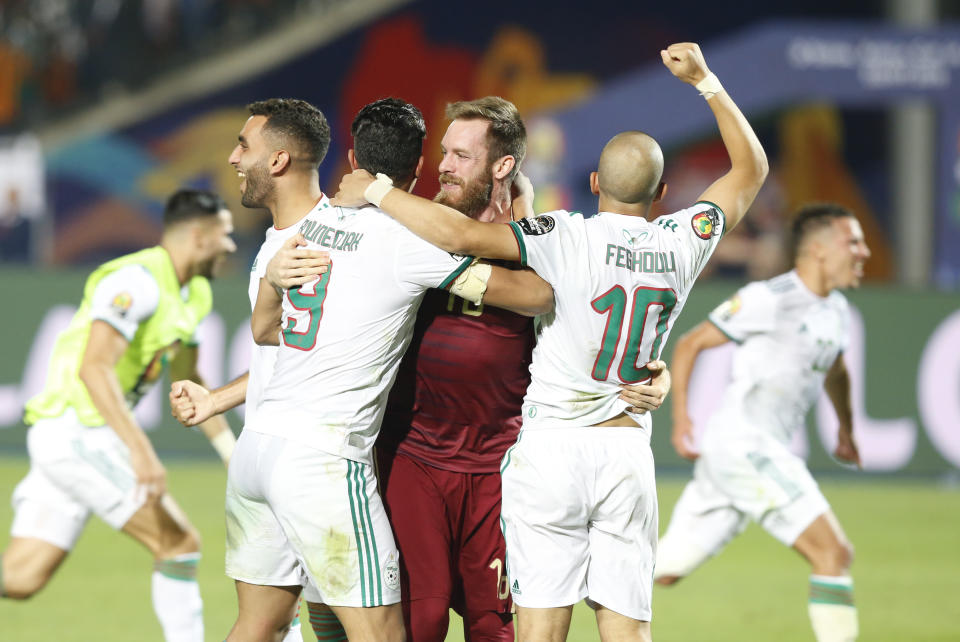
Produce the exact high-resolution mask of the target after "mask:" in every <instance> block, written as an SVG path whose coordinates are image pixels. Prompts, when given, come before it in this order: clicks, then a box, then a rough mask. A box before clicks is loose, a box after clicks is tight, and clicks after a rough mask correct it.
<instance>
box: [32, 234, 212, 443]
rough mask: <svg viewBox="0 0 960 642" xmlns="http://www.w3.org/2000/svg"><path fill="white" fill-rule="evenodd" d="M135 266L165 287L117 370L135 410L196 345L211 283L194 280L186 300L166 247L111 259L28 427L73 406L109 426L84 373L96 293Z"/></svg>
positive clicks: (86, 295)
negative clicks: (182, 351)
mask: <svg viewBox="0 0 960 642" xmlns="http://www.w3.org/2000/svg"><path fill="white" fill-rule="evenodd" d="M130 265H139V266H141V267H142V268H143V269H144V270H146V271H147V272H149V273H150V276H152V277H153V279H154V280H155V281H156V283H157V287H158V289H159V298H158V300H157V308H156V310H155V311H154V313H153V314H152V315H151V316H150V317H149V318H147V319H146V320H144V321H142V322H141V323H140V325H139V327H137V331H136V333H135V334H134V336H133V339H131V340H130V342H129V344H128V345H127V349H126V350H125V351H124V353H123V354H122V355H121V357H120V360H119V361H117V363H116V365H115V366H114V372H115V373H116V376H117V381H118V382H119V383H120V389H121V391H122V392H123V394H124V397H125V398H126V399H127V402H128V403H129V404H130V406H131V407H132V406H134V405H136V403H137V401H139V400H140V398H141V397H142V396H143V395H144V394H146V393H147V391H148V390H149V389H150V387H151V386H152V384H153V383H155V382H156V381H157V380H158V379H159V377H160V374H161V372H162V371H163V366H164V365H166V363H167V362H168V361H169V360H170V359H171V358H172V356H173V354H174V353H175V351H176V349H177V348H178V347H179V346H180V345H182V344H185V343H190V342H191V341H193V339H194V333H195V331H196V329H197V326H198V325H199V324H200V321H201V320H202V319H203V318H204V317H205V316H207V314H209V313H210V309H211V308H212V307H213V294H212V291H211V290H210V282H209V281H207V279H205V278H204V277H202V276H195V277H193V279H191V280H190V282H189V283H187V285H186V288H187V300H186V301H184V299H183V298H182V296H181V289H182V288H181V286H180V282H179V280H178V279H177V274H176V271H175V270H174V267H173V262H172V261H171V260H170V255H169V254H167V251H166V250H165V249H163V248H162V247H160V246H156V247H151V248H147V249H145V250H141V251H139V252H134V253H133V254H127V255H125V256H121V257H120V258H117V259H114V260H112V261H108V262H107V263H104V264H103V265H101V266H100V267H98V268H97V269H96V270H94V271H93V273H92V274H91V275H90V276H89V277H88V278H87V282H86V284H85V285H84V288H83V299H82V300H81V302H80V307H79V309H78V310H77V312H76V314H74V316H73V319H72V320H71V321H70V325H69V326H68V327H67V329H66V330H64V331H63V332H61V333H60V335H59V336H58V337H57V339H56V343H55V344H54V347H53V354H52V356H51V358H50V368H49V370H48V373H47V381H46V384H45V385H44V389H43V391H42V392H40V393H39V394H38V395H36V396H35V397H33V398H32V399H30V401H28V402H27V406H26V409H25V412H24V418H23V421H24V423H26V424H28V425H31V424H34V423H36V421H37V420H38V419H45V418H53V417H59V416H60V415H62V414H63V413H64V412H65V411H66V409H67V408H73V409H74V410H75V411H76V413H77V418H78V419H79V421H80V422H81V423H83V424H84V425H87V426H102V425H103V424H104V420H103V417H101V416H100V412H99V411H98V410H97V409H96V406H94V404H93V401H92V400H91V399H90V394H89V393H88V392H87V387H86V385H85V384H84V383H83V382H82V381H80V377H79V375H78V372H79V370H80V362H81V361H82V359H83V354H84V351H85V350H86V347H87V339H88V338H89V336H90V326H91V324H92V323H93V321H94V319H93V318H92V316H91V307H92V305H93V294H94V291H95V290H96V288H97V285H99V283H100V281H102V280H103V278H104V277H106V276H107V275H108V274H112V273H113V272H116V271H117V270H119V269H121V268H125V267H128V266H130ZM133 294H136V293H133Z"/></svg>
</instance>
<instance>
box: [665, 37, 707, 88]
mask: <svg viewBox="0 0 960 642" xmlns="http://www.w3.org/2000/svg"><path fill="white" fill-rule="evenodd" d="M660 57H661V58H663V64H664V65H666V67H667V69H669V70H670V73H672V74H673V75H674V76H676V77H677V78H679V79H680V80H682V81H683V82H685V83H687V84H688V85H696V84H697V83H698V82H700V81H701V80H703V79H704V78H706V77H707V74H709V73H710V69H708V68H707V63H706V62H705V61H704V60H703V54H702V53H700V46H699V45H698V44H697V43H695V42H678V43H676V44H673V45H670V46H669V47H667V48H666V49H662V50H660Z"/></svg>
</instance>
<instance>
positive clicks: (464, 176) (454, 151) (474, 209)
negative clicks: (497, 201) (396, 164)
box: [433, 118, 493, 218]
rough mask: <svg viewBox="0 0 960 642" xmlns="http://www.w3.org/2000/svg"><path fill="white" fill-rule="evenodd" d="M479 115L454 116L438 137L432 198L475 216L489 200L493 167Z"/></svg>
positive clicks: (486, 127) (487, 127) (482, 122)
mask: <svg viewBox="0 0 960 642" xmlns="http://www.w3.org/2000/svg"><path fill="white" fill-rule="evenodd" d="M489 129H490V123H489V121H486V120H483V119H479V118H476V119H470V120H459V119H458V120H454V121H453V122H452V123H450V126H449V127H448V128H447V132H446V133H445V134H444V136H443V140H442V141H440V151H441V152H442V153H443V160H442V161H441V162H440V167H439V169H440V192H439V193H438V194H437V195H436V197H435V198H434V199H433V200H435V201H437V202H438V203H442V204H444V205H447V206H449V207H452V208H454V209H456V210H459V211H461V212H463V213H464V214H466V215H467V216H470V217H473V218H476V217H477V216H478V215H479V214H480V213H481V212H483V210H485V209H486V208H487V206H488V205H489V204H490V197H491V194H492V191H493V170H492V168H491V166H490V162H489V159H488V156H489V149H490V148H489V145H488V142H487V130H489Z"/></svg>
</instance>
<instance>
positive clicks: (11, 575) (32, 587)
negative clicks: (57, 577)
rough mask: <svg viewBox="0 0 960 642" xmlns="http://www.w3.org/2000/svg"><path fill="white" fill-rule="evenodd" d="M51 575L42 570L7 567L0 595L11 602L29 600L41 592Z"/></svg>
mask: <svg viewBox="0 0 960 642" xmlns="http://www.w3.org/2000/svg"><path fill="white" fill-rule="evenodd" d="M49 579H50V573H45V572H43V571H42V570H40V569H31V568H27V567H23V566H5V568H4V569H3V586H2V587H0V595H2V596H3V597H5V598H8V599H11V600H27V599H29V598H31V597H33V596H34V595H36V594H37V593H39V592H40V589H42V588H43V587H44V586H46V585H47V581H49Z"/></svg>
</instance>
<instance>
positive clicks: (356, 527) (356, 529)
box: [347, 459, 367, 606]
mask: <svg viewBox="0 0 960 642" xmlns="http://www.w3.org/2000/svg"><path fill="white" fill-rule="evenodd" d="M354 466H355V464H354V463H353V462H352V461H350V460H349V459H348V460H347V495H348V496H349V497H350V518H351V519H352V520H353V536H354V538H355V539H356V542H357V560H358V562H359V566H360V600H361V604H362V605H363V606H367V584H366V578H365V577H364V573H363V544H362V543H361V541H360V524H359V521H360V520H358V519H357V507H356V505H355V500H354V496H353V495H354V490H353V486H354V482H353V467H354Z"/></svg>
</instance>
